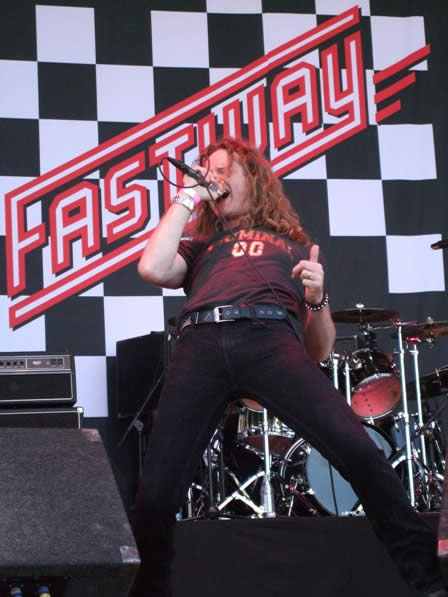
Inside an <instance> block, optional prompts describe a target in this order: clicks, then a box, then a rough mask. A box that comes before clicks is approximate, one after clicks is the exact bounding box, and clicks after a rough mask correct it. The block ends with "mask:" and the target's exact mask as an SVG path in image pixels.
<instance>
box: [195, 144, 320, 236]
mask: <svg viewBox="0 0 448 597" xmlns="http://www.w3.org/2000/svg"><path fill="white" fill-rule="evenodd" d="M218 149H225V151H227V153H228V155H229V157H230V159H231V160H233V159H238V160H239V162H240V164H241V166H242V168H243V171H244V174H245V176H246V178H247V198H248V200H249V205H250V211H249V214H248V218H247V227H248V228H253V227H255V226H264V227H265V228H270V229H272V230H275V231H276V232H279V233H281V234H285V235H286V236H288V237H289V238H290V239H291V240H295V241H298V242H299V243H302V244H303V245H305V246H309V245H310V244H311V243H310V239H309V236H308V234H307V233H306V232H305V230H304V229H303V228H302V225H301V223H300V218H299V216H298V215H297V213H296V212H295V211H294V209H293V207H292V205H291V203H290V201H289V199H288V198H287V197H286V195H285V193H284V192H283V188H282V185H281V182H280V180H279V179H278V178H277V176H275V174H274V173H273V172H272V169H271V166H270V164H269V162H268V161H267V160H266V158H265V157H264V156H263V154H262V153H261V152H260V151H258V149H256V148H255V147H253V146H252V145H250V144H249V143H248V142H246V141H243V140H240V139H232V138H223V139H221V140H220V141H217V142H216V143H212V144H210V145H208V146H207V147H206V148H205V149H204V150H203V151H202V152H201V154H200V156H199V159H198V162H199V164H200V165H201V166H204V167H205V168H207V167H208V158H209V156H210V155H211V154H212V153H214V152H215V151H217V150H218ZM216 221H217V216H216V215H215V213H214V211H213V209H212V207H211V206H210V203H209V201H201V203H200V204H199V209H198V212H197V217H196V219H195V221H194V223H193V224H192V230H191V231H192V233H193V236H199V237H203V236H208V235H209V234H211V233H213V232H214V231H215V229H216ZM245 227H246V224H245Z"/></svg>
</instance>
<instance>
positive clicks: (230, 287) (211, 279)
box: [178, 228, 321, 323]
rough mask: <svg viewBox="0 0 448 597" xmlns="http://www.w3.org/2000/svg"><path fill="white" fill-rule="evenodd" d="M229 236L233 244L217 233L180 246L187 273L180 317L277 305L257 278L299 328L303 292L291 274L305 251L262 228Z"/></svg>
mask: <svg viewBox="0 0 448 597" xmlns="http://www.w3.org/2000/svg"><path fill="white" fill-rule="evenodd" d="M234 234H235V236H236V239H237V240H235V238H234V237H233V236H232V235H231V234H230V232H228V231H222V232H217V233H216V234H214V235H212V236H211V237H209V238H207V239H202V240H194V239H193V240H182V241H181V243H180V245H179V249H178V253H179V254H180V255H181V256H182V257H183V258H184V260H185V262H186V264H187V267H188V271H187V275H186V277H185V280H184V291H185V294H186V295H187V301H186V303H185V305H184V309H183V312H182V314H184V313H188V312H190V311H196V310H199V309H206V308H210V307H215V306H217V305H242V304H252V305H254V304H270V305H278V302H277V300H276V298H275V296H274V295H273V293H272V291H271V290H270V288H269V286H268V284H267V282H266V281H265V280H264V279H263V278H262V277H261V274H263V276H264V277H265V278H266V280H268V281H269V283H270V284H271V285H272V287H273V288H274V290H275V292H276V293H277V295H278V297H279V298H280V300H281V302H282V303H283V306H284V307H285V308H286V309H287V310H288V311H290V312H291V313H292V314H294V315H295V316H296V317H298V319H299V321H300V322H301V323H302V322H303V317H304V307H303V299H304V287H303V285H302V282H301V281H300V280H297V279H294V280H293V279H292V278H291V270H292V268H293V267H294V265H296V264H297V263H298V262H299V261H300V260H301V259H309V253H310V251H309V247H304V246H303V245H302V244H300V243H297V242H295V241H292V240H290V239H289V238H288V237H286V236H284V235H282V234H279V233H277V232H275V231H273V230H269V229H267V228H254V229H242V228H237V229H234ZM243 248H244V249H245V250H246V251H247V254H248V255H249V256H250V261H249V259H247V257H246V256H245V255H244V252H243ZM319 261H321V257H320V256H319ZM256 270H259V272H260V273H258V272H257V271H256Z"/></svg>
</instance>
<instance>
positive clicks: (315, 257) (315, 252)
mask: <svg viewBox="0 0 448 597" xmlns="http://www.w3.org/2000/svg"><path fill="white" fill-rule="evenodd" d="M310 261H313V262H314V263H317V262H318V261H319V245H313V246H312V247H311V249H310Z"/></svg>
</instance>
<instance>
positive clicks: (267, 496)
mask: <svg viewBox="0 0 448 597" xmlns="http://www.w3.org/2000/svg"><path fill="white" fill-rule="evenodd" d="M263 447H264V477H263V480H262V482H261V503H262V506H263V516H266V517H267V518H275V506H274V491H273V489H272V483H271V452H270V448H269V422H268V411H267V410H266V409H265V408H263Z"/></svg>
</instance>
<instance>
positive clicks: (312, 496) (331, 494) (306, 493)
mask: <svg viewBox="0 0 448 597" xmlns="http://www.w3.org/2000/svg"><path fill="white" fill-rule="evenodd" d="M363 426H364V427H365V429H366V431H367V433H368V435H369V436H370V437H371V439H372V440H373V441H374V442H375V444H376V445H377V446H378V448H379V449H380V450H382V451H383V452H384V455H385V456H386V458H388V459H389V458H390V457H391V456H392V454H393V452H394V446H393V444H392V441H391V440H390V439H389V438H388V436H387V435H386V434H385V433H383V432H382V431H381V430H380V429H378V428H377V427H374V426H373V425H369V424H367V423H363ZM279 473H280V476H281V478H282V486H281V494H282V499H281V510H282V514H286V515H288V516H296V515H302V514H303V513H304V510H303V504H304V502H307V503H308V504H310V503H311V504H313V505H315V506H316V510H317V513H319V512H320V513H321V514H335V515H337V516H340V515H346V514H348V513H352V512H356V513H360V512H362V508H361V507H360V506H359V500H358V497H357V495H356V493H355V492H354V491H353V489H352V488H351V485H350V484H349V483H348V482H347V481H346V480H345V479H344V478H343V477H342V476H341V475H340V474H339V473H338V471H337V470H336V469H335V468H334V467H333V466H331V465H330V463H329V462H328V460H326V459H325V458H324V457H323V456H322V455H321V454H320V452H318V451H317V450H316V449H315V448H312V447H311V446H310V444H308V443H307V442H305V440H304V439H299V440H298V441H296V442H295V443H294V445H293V446H291V448H290V449H289V450H288V452H287V453H286V454H285V456H284V458H283V461H282V462H281V464H280V469H279Z"/></svg>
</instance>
